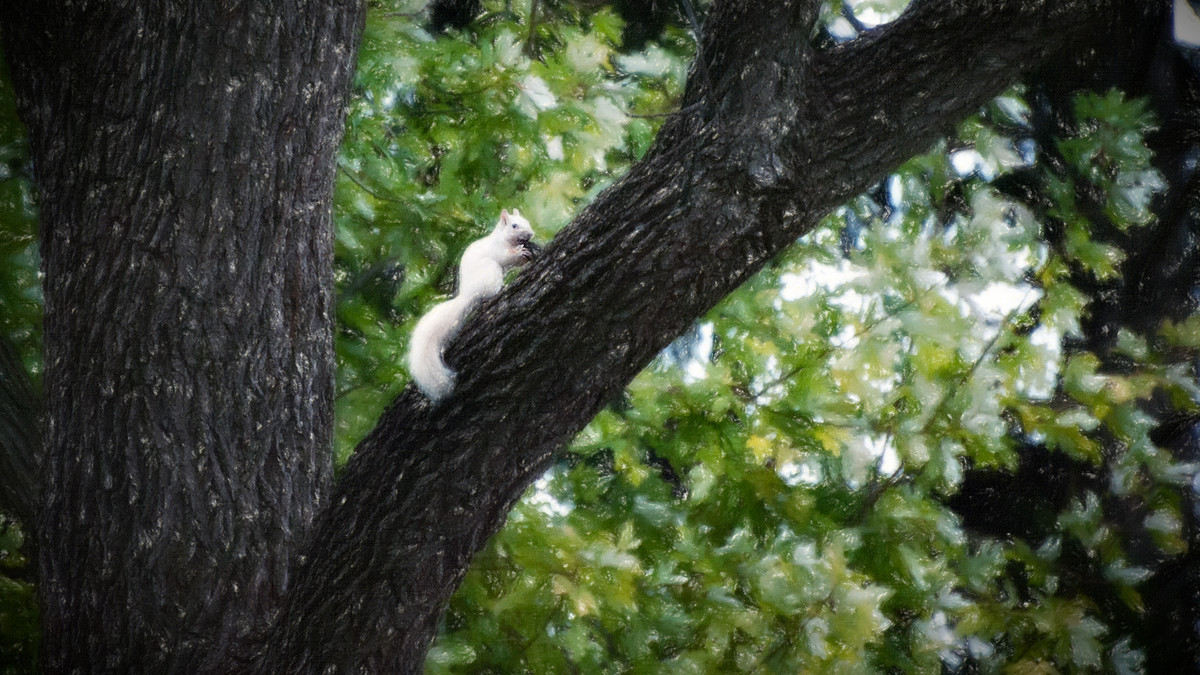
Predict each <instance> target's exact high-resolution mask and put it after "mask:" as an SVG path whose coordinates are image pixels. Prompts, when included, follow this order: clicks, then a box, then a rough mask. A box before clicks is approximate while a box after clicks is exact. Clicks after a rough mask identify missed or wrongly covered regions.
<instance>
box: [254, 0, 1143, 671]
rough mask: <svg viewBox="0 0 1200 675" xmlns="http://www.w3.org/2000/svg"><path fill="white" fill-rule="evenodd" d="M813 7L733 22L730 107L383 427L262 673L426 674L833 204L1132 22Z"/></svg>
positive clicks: (726, 68)
mask: <svg viewBox="0 0 1200 675" xmlns="http://www.w3.org/2000/svg"><path fill="white" fill-rule="evenodd" d="M815 4H816V3H814V2H765V1H763V2H750V3H738V2H732V1H731V2H724V3H719V4H716V5H714V7H713V8H712V10H711V11H710V16H709V19H708V21H707V23H706V28H705V35H704V37H703V45H704V47H703V53H704V55H705V58H707V59H708V62H707V64H706V69H707V71H708V73H709V75H710V76H711V81H712V85H713V86H712V91H707V90H705V89H703V87H704V86H706V85H705V83H701V82H700V81H699V79H700V78H695V77H694V78H693V81H692V83H691V84H690V85H689V88H688V94H687V96H688V100H687V101H685V103H691V102H695V101H700V100H704V102H705V104H704V105H700V106H695V107H692V108H686V107H685V109H687V110H689V112H688V113H686V114H684V115H680V116H679V117H677V118H675V119H673V120H672V121H671V122H670V123H669V124H668V125H667V126H666V127H665V128H664V129H663V131H662V132H661V134H660V137H659V140H658V142H657V143H656V145H655V147H654V148H653V149H652V151H651V152H650V153H649V154H648V155H647V157H646V158H645V159H644V160H643V161H642V162H640V163H639V164H638V165H637V166H635V167H634V168H633V169H632V170H631V172H630V173H629V174H628V175H627V176H626V177H625V178H624V179H623V180H621V181H620V182H619V183H618V184H616V185H615V186H613V187H612V188H611V189H609V190H608V191H607V192H605V193H604V194H603V195H601V196H600V197H599V198H598V199H597V201H596V202H595V203H594V204H593V205H591V206H590V207H589V208H588V209H586V210H585V211H584V212H583V213H582V214H581V215H580V216H579V217H578V218H577V219H576V221H575V222H574V223H573V224H572V225H571V226H570V227H569V228H567V229H566V230H564V231H563V232H562V233H561V234H560V235H559V236H558V237H557V238H556V239H555V240H554V241H553V242H552V243H551V244H550V245H549V246H548V247H547V248H546V251H545V253H544V254H543V257H542V258H540V259H539V260H537V261H535V263H534V264H532V265H531V266H530V268H529V269H528V270H526V271H525V272H524V273H523V274H522V275H521V276H520V277H519V278H518V279H517V281H516V282H515V283H514V284H513V286H512V287H511V288H510V289H508V291H507V292H506V293H504V294H503V295H502V296H501V297H500V298H498V299H497V300H496V301H493V302H492V303H490V304H489V305H488V306H486V307H484V308H483V309H482V310H481V311H480V313H479V316H477V317H476V319H475V320H474V321H473V322H472V323H471V324H470V325H469V326H468V327H467V328H466V330H464V331H463V334H462V335H461V337H460V338H459V339H458V340H457V342H456V343H455V344H454V345H453V347H452V349H451V350H450V352H449V354H448V360H449V361H450V363H451V365H452V366H453V367H456V368H457V369H458V370H459V371H460V380H459V384H458V387H459V388H458V390H457V391H456V393H455V394H454V395H453V396H451V397H450V399H448V400H447V401H445V402H443V403H442V404H441V405H440V406H438V407H436V408H432V407H430V406H429V404H428V403H427V401H425V400H424V399H423V398H422V397H421V396H420V395H419V394H418V393H416V392H415V390H413V389H412V388H411V387H410V388H409V389H408V390H406V391H405V392H404V393H403V394H402V395H401V396H400V397H399V398H398V400H397V401H396V402H395V403H394V404H393V405H392V406H391V407H390V408H389V409H388V410H387V412H385V414H384V415H383V416H382V417H381V419H380V422H379V424H378V426H377V427H376V429H375V431H374V432H373V433H372V434H371V435H370V436H369V437H368V438H367V439H366V440H365V441H364V442H363V443H362V444H361V445H360V447H359V448H358V451H357V452H356V454H355V456H354V457H353V458H352V459H351V461H350V463H349V465H348V466H347V467H346V470H345V473H344V477H343V479H342V481H341V483H340V484H339V486H338V488H337V491H336V494H335V497H334V499H333V502H332V505H331V507H330V508H329V509H327V510H326V512H325V513H324V514H322V516H321V517H320V519H319V521H318V524H317V525H316V528H315V537H314V539H313V541H312V544H311V546H310V549H309V551H308V554H307V556H306V562H305V563H304V564H303V565H302V566H301V569H300V570H299V573H298V575H297V576H296V577H295V584H294V586H293V587H292V591H291V592H290V594H289V596H288V599H287V605H286V610H285V614H284V616H283V617H282V619H281V621H280V623H279V624H278V626H277V629H276V631H275V634H274V635H272V636H271V637H270V638H269V640H268V642H267V643H266V644H267V647H266V650H267V651H266V652H265V653H264V658H263V660H262V662H261V663H262V664H266V663H271V664H273V665H275V666H279V665H280V664H281V663H282V664H285V665H286V669H288V670H291V671H304V670H315V669H318V668H320V667H323V666H327V665H330V664H333V665H335V666H337V667H338V668H339V669H345V670H354V671H371V672H380V671H389V672H390V671H402V672H415V671H417V670H419V669H420V667H421V663H422V659H423V656H424V653H425V650H426V648H427V647H428V644H429V641H430V640H431V639H432V637H433V635H434V633H435V631H436V624H437V619H438V616H439V614H440V610H441V607H442V606H443V605H444V603H445V601H446V599H447V598H448V597H449V595H450V593H451V592H452V591H453V589H454V588H455V587H456V586H457V584H458V582H459V580H460V579H461V577H462V575H463V574H464V572H465V569H466V566H467V565H468V564H469V562H470V559H471V557H472V556H473V555H474V554H475V553H476V552H477V551H478V550H479V549H480V548H481V547H482V546H483V545H484V543H485V542H486V540H487V538H488V537H489V536H490V535H491V534H492V533H494V532H495V531H496V530H497V529H498V528H499V527H500V526H501V524H502V523H503V520H504V517H505V514H506V513H507V511H508V509H509V508H510V507H511V505H512V504H513V502H514V501H515V500H516V499H517V498H518V497H519V496H520V494H521V493H522V491H523V490H524V489H525V488H526V487H527V486H528V485H529V483H530V482H531V481H532V480H533V479H534V478H536V477H537V475H538V474H539V473H540V472H541V471H542V469H543V468H544V467H545V466H546V465H547V463H548V461H549V460H550V459H551V458H552V456H553V455H554V453H556V452H558V451H560V450H561V449H562V447H563V446H564V445H565V444H566V443H567V442H568V441H569V440H570V438H571V437H572V436H573V435H574V434H575V433H576V432H578V431H579V430H580V429H581V428H583V426H584V425H585V424H586V423H587V422H588V421H589V420H590V419H591V418H592V417H593V415H595V413H596V412H597V411H598V410H599V408H600V407H601V406H602V405H604V403H605V402H607V401H608V400H610V399H611V398H612V397H613V396H614V395H616V394H617V393H618V392H619V391H620V390H621V388H623V387H624V386H625V384H626V383H627V382H629V380H631V379H632V378H633V377H634V376H635V375H636V374H637V372H638V371H639V370H641V368H643V367H644V366H645V365H646V364H647V363H648V362H649V361H650V359H652V358H653V356H654V355H655V354H657V353H658V352H659V351H660V350H661V349H662V348H663V347H665V346H666V345H667V344H668V343H669V342H670V341H671V340H672V339H673V338H674V337H675V336H677V335H679V334H680V333H681V332H682V331H684V330H685V329H686V328H687V327H688V326H689V325H691V323H692V322H693V321H694V320H695V319H696V317H698V316H700V315H702V314H703V313H704V312H705V311H706V310H707V309H708V308H710V307H712V306H713V305H714V304H715V303H716V302H717V301H719V300H720V299H721V298H722V297H724V296H725V295H726V294H728V293H729V292H731V291H732V290H733V289H735V288H736V287H737V286H738V285H739V284H741V283H742V282H743V281H744V280H745V279H747V278H748V277H749V276H750V275H752V274H753V273H754V272H755V271H757V270H758V269H759V268H761V266H762V265H763V264H765V263H766V262H767V261H768V260H770V258H771V257H772V256H774V255H776V254H777V253H778V252H779V251H781V250H782V249H783V248H784V247H786V246H787V245H789V244H790V243H791V242H793V241H794V240H795V239H796V238H797V237H798V236H800V235H801V234H803V233H804V232H807V231H808V230H810V229H811V228H812V227H814V226H815V224H816V223H817V222H818V221H819V219H820V218H821V217H822V216H824V215H825V214H826V213H827V212H828V211H829V210H830V209H831V208H833V207H834V206H835V205H837V204H838V203H840V202H842V201H844V200H845V199H847V198H849V197H850V196H852V195H853V194H855V193H856V192H858V191H860V190H861V189H863V188H864V187H865V186H867V185H869V184H871V183H872V182H874V181H877V180H878V179H879V178H880V177H881V176H883V175H885V174H886V172H887V171H889V170H891V169H892V168H893V167H895V166H896V165H897V164H898V163H899V162H901V161H903V160H904V159H906V158H907V157H909V156H911V155H913V154H915V153H917V152H920V151H922V150H924V149H926V148H927V147H929V145H930V144H931V143H933V142H934V141H935V140H936V139H937V138H939V137H940V136H941V135H942V134H944V133H945V132H946V131H947V130H949V129H951V128H952V127H953V125H954V124H955V123H956V122H957V121H959V120H960V119H961V118H962V117H964V116H966V115H967V114H969V113H970V112H972V111H973V110H975V109H976V108H977V107H978V106H979V105H981V104H982V103H984V102H985V101H987V100H988V99H990V98H991V97H993V96H995V95H997V94H998V93H1000V92H1001V91H1002V90H1003V89H1004V88H1005V87H1006V86H1008V85H1009V84H1010V83H1012V82H1014V81H1015V80H1016V79H1018V78H1019V77H1020V76H1021V75H1022V74H1023V73H1024V72H1026V70H1027V69H1029V68H1032V67H1035V66H1036V65H1037V64H1039V63H1042V62H1044V61H1045V60H1046V59H1049V58H1054V57H1059V56H1060V55H1061V54H1064V53H1070V50H1072V49H1080V48H1081V47H1082V46H1084V45H1085V44H1086V43H1087V42H1088V41H1089V40H1097V39H1102V35H1103V33H1104V28H1105V27H1106V26H1107V25H1109V22H1111V21H1113V16H1114V12H1115V11H1117V10H1123V9H1127V8H1129V7H1132V6H1133V3H1131V2H1122V1H1120V0H1108V1H1106V2H1085V1H1083V0H1073V1H1062V0H1056V1H1051V0H1045V1H1042V2H1034V1H1029V0H1010V1H1007V2H996V1H995V0H972V1H965V0H964V1H960V2H952V3H946V2H918V3H916V5H915V6H914V7H912V8H911V10H910V11H909V12H908V14H907V15H906V16H904V17H903V18H902V19H901V20H900V21H897V22H895V23H893V24H891V25H889V26H887V27H886V28H884V29H882V30H879V31H876V32H874V33H870V34H868V35H866V36H864V37H863V38H861V39H859V40H857V41H855V42H853V43H851V44H849V45H846V46H843V47H839V48H835V49H830V50H828V51H823V52H816V53H813V52H810V51H808V50H807V48H806V47H804V45H806V44H807V42H808V36H809V34H810V27H811V20H812V16H813V14H812V12H813V11H814V7H815ZM379 634H385V635H387V636H389V639H387V640H374V639H370V638H364V637H362V636H367V635H379ZM281 655H295V656H294V658H293V659H292V660H290V661H286V660H281V658H284V659H286V657H281ZM264 669H265V667H264Z"/></svg>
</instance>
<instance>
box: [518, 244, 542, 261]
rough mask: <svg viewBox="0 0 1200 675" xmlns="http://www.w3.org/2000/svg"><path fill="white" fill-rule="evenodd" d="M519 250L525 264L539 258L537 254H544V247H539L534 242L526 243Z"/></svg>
mask: <svg viewBox="0 0 1200 675" xmlns="http://www.w3.org/2000/svg"><path fill="white" fill-rule="evenodd" d="M517 248H518V250H519V251H520V253H521V257H522V258H524V259H525V262H529V261H530V260H533V259H534V258H535V257H536V256H537V254H539V253H541V252H542V247H541V246H538V245H537V244H535V243H533V242H532V241H527V242H524V243H522V244H521V245H520V246H518V247H517Z"/></svg>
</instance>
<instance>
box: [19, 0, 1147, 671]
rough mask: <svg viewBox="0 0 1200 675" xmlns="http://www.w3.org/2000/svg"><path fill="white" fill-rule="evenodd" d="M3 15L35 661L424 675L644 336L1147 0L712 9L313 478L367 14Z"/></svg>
mask: <svg viewBox="0 0 1200 675" xmlns="http://www.w3.org/2000/svg"><path fill="white" fill-rule="evenodd" d="M30 4H31V5H36V6H33V7H32V8H31V7H27V6H24V3H8V4H5V5H3V6H0V21H2V22H3V31H4V32H3V38H4V42H5V48H6V52H7V54H8V58H9V61H10V64H11V66H12V69H13V73H14V79H15V83H16V85H17V88H18V92H19V94H20V101H21V105H22V113H23V115H24V117H25V119H26V122H27V123H28V125H29V128H30V135H31V141H32V151H33V156H34V158H35V161H36V165H37V169H36V174H37V175H36V178H37V182H38V187H39V189H40V191H41V198H42V205H43V233H42V240H43V257H44V260H45V263H44V264H45V272H46V280H45V284H46V312H47V313H46V325H45V339H46V344H47V358H46V363H47V370H46V374H45V389H46V411H47V412H46V419H47V422H46V436H45V452H46V460H45V461H46V466H45V470H44V479H45V482H44V486H45V487H44V490H43V492H44V494H45V496H44V498H43V500H42V503H41V506H40V509H39V510H40V516H39V519H38V522H39V523H40V525H39V528H38V531H39V541H40V543H41V547H42V550H41V551H40V559H41V573H42V578H43V581H42V598H43V602H44V605H45V607H44V611H45V622H44V625H45V630H46V642H45V652H46V662H47V665H48V666H49V668H50V669H51V670H54V671H59V670H63V671H68V670H73V669H74V670H88V669H92V668H97V669H111V670H114V671H127V670H136V671H144V672H180V671H186V672H193V671H204V670H208V671H221V672H230V671H245V670H249V669H253V670H256V671H258V672H263V673H285V672H286V673H293V672H295V673H304V672H365V673H382V672H416V671H419V670H420V668H421V666H422V664H423V661H424V655H425V652H426V650H427V648H428V646H429V643H430V641H431V640H432V638H433V636H434V634H435V631H436V626H437V620H438V617H439V615H440V613H441V611H442V608H443V606H444V604H445V602H446V600H447V599H448V598H449V596H450V594H451V592H452V591H453V590H454V588H455V587H456V586H457V584H458V583H459V581H460V580H461V578H462V575H463V574H464V572H465V570H466V566H467V565H468V564H469V562H470V560H471V557H472V556H473V555H474V554H475V553H476V552H477V551H478V550H479V549H480V548H481V547H482V546H483V545H484V543H485V542H486V540H487V538H488V537H489V536H490V535H491V534H493V533H494V532H495V531H496V530H497V529H498V528H499V527H500V526H501V524H502V523H503V521H504V518H505V514H506V513H507V511H508V509H509V507H510V506H511V505H512V503H513V502H514V501H515V500H516V499H517V498H518V497H519V496H520V494H521V493H522V491H523V490H524V488H525V487H526V486H528V484H529V483H530V482H531V481H532V480H534V479H535V478H536V477H537V476H538V475H539V473H540V472H541V471H542V469H543V468H544V467H545V466H546V465H547V463H548V462H549V461H550V460H551V459H552V457H553V456H554V454H555V453H556V452H558V451H559V450H561V448H562V447H563V446H564V445H565V444H566V443H567V442H568V441H569V439H570V438H571V437H572V436H573V435H574V434H575V433H576V432H578V431H579V430H580V429H581V428H582V427H583V426H584V425H585V424H586V423H587V422H588V421H589V420H590V419H591V418H592V417H593V415H595V413H596V412H597V411H598V409H599V408H600V407H601V406H602V405H604V404H605V403H606V402H607V401H609V400H611V399H612V398H613V397H614V396H615V395H616V394H617V393H618V392H619V391H620V390H621V388H622V387H624V386H625V384H626V383H627V382H628V381H629V380H630V379H632V378H633V377H634V375H636V373H637V372H638V371H639V370H640V369H641V368H642V367H644V366H645V365H646V364H647V363H648V362H649V361H650V359H651V358H652V357H653V356H654V355H655V354H656V353H658V352H659V351H660V350H661V349H662V348H663V347H664V346H666V345H667V344H668V343H669V342H670V341H671V340H672V339H673V338H674V337H675V336H677V335H678V334H680V333H681V332H683V331H684V330H685V329H686V328H687V327H688V326H689V325H690V324H691V323H692V322H693V321H694V320H695V318H696V317H698V316H700V315H701V314H703V313H704V312H705V311H706V310H707V309H708V308H710V307H711V306H713V305H714V304H715V303H716V302H717V301H718V300H720V298H722V297H723V296H725V295H726V294H728V293H729V292H730V291H732V290H733V289H734V288H736V287H737V286H738V285H739V284H740V283H742V282H743V281H744V280H745V279H746V278H747V277H749V276H750V275H751V274H753V273H754V272H755V271H757V270H758V269H760V268H761V267H762V266H763V265H764V264H765V263H766V262H767V261H769V260H770V259H771V258H772V257H773V256H774V255H776V254H777V253H778V252H779V251H781V250H782V249H783V248H784V247H786V246H787V245H789V244H790V243H791V242H793V241H795V239H796V238H797V237H798V236H799V235H801V234H803V233H804V232H806V231H808V230H809V229H811V228H812V227H813V226H814V225H815V224H816V223H817V222H818V220H819V219H820V218H821V217H822V216H823V215H825V214H826V213H827V212H828V211H829V210H830V209H831V208H833V207H834V206H836V205H837V204H839V203H841V202H842V201H844V200H845V199H847V198H848V197H850V196H852V195H854V194H856V193H858V192H859V191H861V190H863V189H864V188H866V187H868V186H870V185H871V184H872V183H874V182H876V181H878V180H879V179H880V178H881V177H882V176H884V175H885V174H886V173H887V172H888V171H889V170H891V169H892V168H894V167H895V166H896V165H897V164H899V163H900V162H901V161H903V160H904V159H906V158H907V157H909V156H911V155H913V154H916V153H918V152H921V151H923V150H926V149H927V148H928V147H929V146H930V145H931V144H932V143H933V142H934V141H935V140H937V139H938V138H939V137H941V136H942V135H943V134H945V133H946V132H947V131H949V130H950V129H952V127H953V125H954V124H955V123H956V122H958V121H959V120H960V119H962V118H963V117H964V116H966V115H968V114H969V113H971V112H972V111H974V110H975V109H976V108H977V107H978V106H979V105H980V104H982V103H983V102H985V101H987V100H988V99H990V98H991V97H993V96H995V95H996V94H998V93H999V92H1001V91H1002V90H1003V89H1004V88H1005V87H1006V86H1008V85H1009V84H1011V83H1012V82H1014V81H1016V80H1017V79H1019V78H1022V77H1024V76H1026V75H1028V74H1030V72H1031V71H1032V70H1034V69H1036V68H1037V67H1038V66H1039V65H1040V64H1046V63H1051V62H1053V63H1058V62H1061V61H1063V60H1064V56H1069V55H1073V54H1082V53H1089V52H1091V51H1104V52H1106V53H1116V52H1121V51H1122V50H1126V49H1129V48H1130V47H1129V45H1130V44H1132V43H1131V41H1130V40H1126V39H1114V37H1113V35H1111V31H1112V30H1114V28H1113V27H1114V26H1121V25H1130V22H1133V23H1134V24H1138V25H1140V20H1141V19H1142V18H1143V14H1145V13H1146V12H1145V11H1144V10H1143V3H1141V2H1140V1H1135V0H1100V1H1097V0H960V1H956V2H934V1H932V0H927V1H926V0H918V1H917V2H916V3H914V5H913V6H912V7H911V8H910V9H909V11H908V12H907V13H906V14H905V16H904V17H902V18H901V19H900V20H899V21H897V22H895V23H893V24H889V25H887V26H885V27H883V28H881V29H879V30H877V31H873V32H870V33H867V34H865V35H864V36H863V37H861V38H860V39H858V40H855V41H853V42H851V43H848V44H846V45H843V46H838V47H828V48H822V49H814V48H813V47H810V46H809V40H808V38H809V36H810V34H811V28H812V25H813V21H814V17H815V13H816V10H817V6H818V3H817V2H816V0H770V1H768V0H727V1H717V2H714V3H713V4H712V5H711V7H710V9H709V13H708V16H707V18H706V23H705V28H704V33H703V36H702V50H701V55H702V63H701V64H700V65H698V66H697V67H695V68H694V70H693V76H692V77H691V79H690V82H689V85H688V89H687V93H686V96H685V101H684V102H683V106H684V112H682V113H680V114H678V115H676V116H675V117H674V118H672V119H671V120H670V121H669V122H668V123H667V124H666V125H665V127H664V129H663V130H662V132H661V134H660V137H659V139H658V141H657V142H656V145H655V146H654V148H653V149H652V150H651V152H650V153H649V155H648V156H647V157H646V158H645V159H644V160H643V161H642V162H641V163H639V164H638V165H637V166H636V167H635V168H634V169H633V170H632V171H631V172H630V174H629V175H628V176H626V177H625V178H624V179H623V180H621V181H620V182H619V183H618V184H616V185H615V186H613V187H612V188H611V189H610V190H608V191H607V192H606V193H604V194H603V195H601V196H600V198H598V199H597V201H596V202H595V203H594V204H593V205H592V206H591V207H589V208H588V209H587V210H585V211H584V212H583V213H582V214H581V215H580V216H579V218H578V219H577V220H576V221H575V222H574V223H573V224H572V225H571V226H570V227H569V228H567V229H566V230H564V231H563V232H562V233H561V234H560V235H559V236H558V237H557V238H556V239H555V241H553V242H552V243H551V244H550V245H549V246H548V247H547V248H546V251H545V252H544V254H543V255H542V257H541V258H539V259H538V260H537V261H535V262H534V263H533V264H532V265H531V266H530V267H529V269H527V270H526V271H525V272H524V273H522V274H521V275H520V276H519V278H518V279H517V280H516V282H515V283H514V284H513V285H512V286H511V287H510V288H509V289H507V290H506V291H505V292H504V293H503V294H502V295H501V296H500V297H498V298H496V299H495V300H493V301H491V302H489V303H488V304H487V305H486V306H485V307H483V308H482V310H481V311H480V312H478V315H477V316H476V318H475V319H474V320H473V321H472V322H471V324H470V325H469V326H467V327H466V329H465V330H464V331H463V333H462V335H461V336H460V337H459V339H458V340H457V341H456V342H455V344H454V345H453V346H452V348H451V349H450V351H449V354H448V360H449V362H450V364H451V366H453V367H455V368H456V369H457V370H459V372H460V373H461V375H460V381H459V383H458V388H457V390H456V391H455V393H454V394H453V395H452V396H451V397H450V398H449V399H448V400H446V401H445V402H443V403H442V404H441V405H439V406H437V407H432V406H430V404H429V403H428V401H426V400H425V399H424V398H423V397H422V396H421V395H420V394H418V393H417V392H416V391H415V390H413V389H411V388H410V389H408V390H406V391H405V392H404V393H403V394H402V395H401V396H400V397H399V398H398V399H397V401H396V402H395V403H394V404H393V405H392V406H391V407H390V408H389V409H388V410H387V411H386V412H385V413H384V415H383V416H382V417H381V419H380V421H379V424H378V426H377V428H376V429H375V430H374V432H372V434H370V436H369V437H368V438H367V439H366V440H365V441H364V442H363V443H362V445H361V446H360V447H359V448H358V450H357V452H356V453H355V455H354V457H353V458H352V460H351V461H350V463H349V465H348V466H347V467H346V469H345V472H344V476H343V478H342V479H341V480H340V481H339V483H338V485H337V486H336V488H335V489H334V491H333V492H332V494H329V492H328V485H329V476H330V471H329V454H330V453H329V450H330V448H329V445H330V443H329V436H330V430H329V426H330V414H331V409H332V400H331V398H330V389H331V386H330V385H331V382H330V368H331V340H330V336H331V325H330V324H331V318H330V302H331V299H330V294H331V288H332V284H331V282H332V279H331V274H330V241H331V240H330V221H329V201H330V196H331V191H332V190H331V186H332V180H331V178H332V169H333V166H334V153H335V151H336V143H337V141H338V139H339V138H340V125H341V121H342V106H343V98H344V95H345V91H346V88H347V86H348V79H349V71H350V67H351V64H352V61H353V56H354V42H355V37H356V31H357V27H358V24H359V21H360V20H361V16H360V14H361V7H360V6H359V4H358V3H356V2H346V3H334V2H333V0H325V1H323V2H306V3H292V2H284V3H282V4H280V5H279V6H273V7H270V8H269V9H267V8H264V7H262V6H261V5H259V4H255V3H237V2H228V3H212V4H211V5H210V4H208V3H196V4H202V5H204V7H208V8H207V9H203V8H195V7H192V6H191V5H192V3H183V2H178V1H177V2H170V3H163V2H158V3H150V2H134V1H133V0H119V1H117V2H107V3H101V2H70V3H67V2H55V3H50V4H51V7H49V8H47V7H44V6H43V5H41V4H36V3H30ZM439 4H440V5H445V6H447V7H450V6H452V5H453V6H455V7H458V6H462V7H470V6H472V4H473V3H470V2H466V3H463V2H445V3H439ZM164 5H166V6H164ZM1155 6H1157V5H1155ZM449 23H452V22H449ZM1116 56H1118V57H1120V56H1123V55H1122V54H1116ZM1124 56H1128V55H1127V54H1126V55H1124ZM1068 61H1069V59H1068ZM651 317H652V318H651ZM1064 472H1066V473H1069V470H1064ZM310 522H311V523H312V526H311V530H310ZM248 657H249V658H252V659H253V660H252V661H251V662H244V661H243V659H245V658H248Z"/></svg>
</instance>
